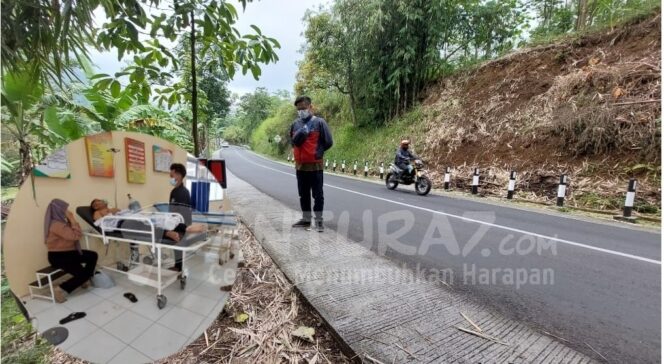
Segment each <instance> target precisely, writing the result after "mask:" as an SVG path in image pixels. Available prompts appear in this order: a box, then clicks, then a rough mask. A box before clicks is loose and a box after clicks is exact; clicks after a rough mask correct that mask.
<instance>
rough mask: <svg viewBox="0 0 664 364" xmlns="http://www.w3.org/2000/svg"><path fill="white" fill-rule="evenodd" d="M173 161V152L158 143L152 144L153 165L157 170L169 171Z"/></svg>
mask: <svg viewBox="0 0 664 364" xmlns="http://www.w3.org/2000/svg"><path fill="white" fill-rule="evenodd" d="M172 163H173V152H172V151H171V150H170V149H165V148H162V147H160V146H158V145H153V146H152V165H153V168H154V171H155V172H165V173H169V172H170V171H171V164H172Z"/></svg>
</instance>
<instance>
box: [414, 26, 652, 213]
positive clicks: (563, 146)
mask: <svg viewBox="0 0 664 364" xmlns="http://www.w3.org/2000/svg"><path fill="white" fill-rule="evenodd" d="M659 22H660V16H659V14H657V15H653V16H651V17H650V18H648V19H645V20H643V21H641V22H640V23H636V24H630V25H629V26H627V27H624V28H620V29H615V30H613V31H610V32H604V33H598V34H592V35H588V36H586V37H583V38H582V39H579V40H575V41H573V42H569V41H567V42H560V43H557V44H552V45H548V46H545V47H536V48H531V49H525V50H521V51H518V52H515V53H513V54H511V55H508V56H506V57H503V58H500V59H497V60H493V61H490V62H487V63H485V64H483V65H481V66H480V67H478V68H476V69H474V70H472V71H469V72H467V73H464V74H461V75H457V76H453V77H449V78H446V79H443V80H441V81H440V82H439V84H438V85H436V86H435V87H432V89H431V90H429V92H428V95H429V96H428V98H427V99H426V100H425V101H424V105H423V106H424V107H423V110H424V111H423V112H424V114H425V117H424V120H426V121H425V122H424V127H425V129H426V145H425V147H424V151H423V153H422V154H423V156H424V157H425V159H426V160H428V161H429V162H431V164H430V167H431V169H432V170H433V171H438V172H440V171H443V170H444V167H446V166H451V167H454V171H453V184H455V185H456V186H457V187H458V188H463V189H469V187H468V186H469V185H470V180H471V174H472V169H473V168H475V167H480V168H483V171H482V172H483V177H482V180H483V186H482V190H483V191H484V193H486V194H496V195H504V194H505V189H506V186H507V179H508V173H509V171H510V170H512V169H514V170H516V171H518V172H519V177H518V179H517V189H518V190H519V191H520V192H519V193H520V195H521V197H526V198H530V199H534V200H536V201H547V200H551V199H552V198H553V197H554V195H555V192H556V188H557V181H558V178H559V175H560V174H561V173H566V174H567V175H568V176H569V178H570V180H571V185H570V189H569V192H568V200H569V201H570V203H572V204H573V205H578V206H586V207H593V208H603V207H606V208H608V207H611V208H613V207H615V206H614V205H615V203H614V202H610V203H609V202H607V201H608V200H611V201H614V200H615V199H620V198H624V194H625V189H626V186H627V181H628V179H629V178H630V177H634V178H637V180H638V182H639V189H638V191H637V198H639V199H640V200H641V202H642V203H644V204H649V205H653V206H659V205H660V197H659V196H660V194H661V188H660V181H661V178H660V177H659V174H660V173H659V172H661V169H660V168H659V167H658V166H659V164H660V149H661V132H660V128H661V107H660V102H659V100H660V98H661V75H660V70H661V55H660V48H661V42H660V34H661V31H660V28H659ZM432 175H433V177H434V178H433V180H434V185H435V186H436V187H439V186H440V185H442V178H441V176H440V173H436V172H433V173H432ZM594 194H597V195H599V196H601V198H600V199H599V200H598V199H595V198H588V196H591V195H592V196H594Z"/></svg>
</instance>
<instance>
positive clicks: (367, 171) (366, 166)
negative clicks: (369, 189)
mask: <svg viewBox="0 0 664 364" xmlns="http://www.w3.org/2000/svg"><path fill="white" fill-rule="evenodd" d="M364 177H369V162H367V161H364Z"/></svg>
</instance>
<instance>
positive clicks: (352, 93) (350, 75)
mask: <svg viewBox="0 0 664 364" xmlns="http://www.w3.org/2000/svg"><path fill="white" fill-rule="evenodd" d="M351 62H352V60H351V59H350V57H347V58H346V82H347V86H348V97H349V99H350V117H351V119H352V121H353V125H357V115H356V114H355V91H354V89H355V87H354V86H355V84H354V82H353V69H352V67H351Z"/></svg>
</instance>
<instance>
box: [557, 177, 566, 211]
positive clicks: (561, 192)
mask: <svg viewBox="0 0 664 364" xmlns="http://www.w3.org/2000/svg"><path fill="white" fill-rule="evenodd" d="M566 191H567V175H566V174H561V175H560V183H559V184H558V198H557V200H556V206H559V207H560V206H563V205H564V204H565V192H566Z"/></svg>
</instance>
